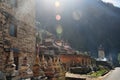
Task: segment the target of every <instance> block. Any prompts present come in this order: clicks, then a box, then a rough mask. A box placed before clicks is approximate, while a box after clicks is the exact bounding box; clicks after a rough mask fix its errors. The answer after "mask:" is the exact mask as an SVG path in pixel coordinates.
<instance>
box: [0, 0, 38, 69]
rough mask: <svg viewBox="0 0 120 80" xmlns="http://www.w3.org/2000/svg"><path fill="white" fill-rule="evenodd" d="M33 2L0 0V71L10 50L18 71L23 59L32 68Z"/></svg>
mask: <svg viewBox="0 0 120 80" xmlns="http://www.w3.org/2000/svg"><path fill="white" fill-rule="evenodd" d="M34 10H35V1H34V0H0V63H1V64H0V71H4V67H5V63H6V62H7V57H9V53H10V52H11V50H12V51H13V55H14V63H15V65H16V69H17V70H18V69H19V68H20V66H21V64H22V60H23V59H24V57H27V59H28V64H30V65H31V66H32V63H33V61H34V53H35V42H36V39H35V11H34Z"/></svg>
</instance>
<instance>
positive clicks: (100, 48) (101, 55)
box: [98, 45, 105, 59]
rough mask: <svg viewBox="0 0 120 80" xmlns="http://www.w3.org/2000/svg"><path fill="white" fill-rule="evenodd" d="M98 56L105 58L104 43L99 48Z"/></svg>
mask: <svg viewBox="0 0 120 80" xmlns="http://www.w3.org/2000/svg"><path fill="white" fill-rule="evenodd" d="M98 58H99V59H104V58H105V52H104V49H103V47H102V45H100V47H99V48H98Z"/></svg>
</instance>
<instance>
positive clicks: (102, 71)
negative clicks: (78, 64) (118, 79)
mask: <svg viewBox="0 0 120 80" xmlns="http://www.w3.org/2000/svg"><path fill="white" fill-rule="evenodd" d="M108 71H109V69H108V68H106V67H105V66H101V65H99V66H98V70H97V71H95V72H92V73H89V75H91V76H92V77H99V76H103V75H105V74H106V73H107V72H108Z"/></svg>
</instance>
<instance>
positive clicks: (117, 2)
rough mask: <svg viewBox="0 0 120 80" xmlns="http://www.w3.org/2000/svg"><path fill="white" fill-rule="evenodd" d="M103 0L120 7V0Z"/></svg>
mask: <svg viewBox="0 0 120 80" xmlns="http://www.w3.org/2000/svg"><path fill="white" fill-rule="evenodd" d="M102 1H104V2H107V3H112V4H113V5H114V6H116V7H119V8H120V0H102Z"/></svg>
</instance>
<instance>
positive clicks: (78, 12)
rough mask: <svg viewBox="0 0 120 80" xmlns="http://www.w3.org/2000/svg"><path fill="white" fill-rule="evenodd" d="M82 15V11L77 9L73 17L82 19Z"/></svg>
mask: <svg viewBox="0 0 120 80" xmlns="http://www.w3.org/2000/svg"><path fill="white" fill-rule="evenodd" d="M80 17H81V13H80V11H78V10H76V11H74V12H73V19H74V20H77V21H78V20H80Z"/></svg>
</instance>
